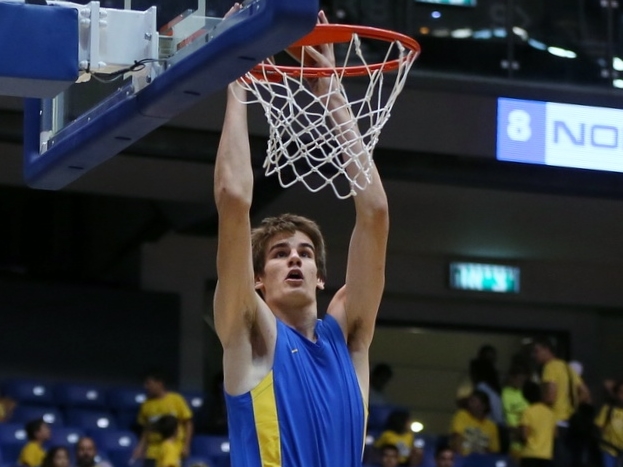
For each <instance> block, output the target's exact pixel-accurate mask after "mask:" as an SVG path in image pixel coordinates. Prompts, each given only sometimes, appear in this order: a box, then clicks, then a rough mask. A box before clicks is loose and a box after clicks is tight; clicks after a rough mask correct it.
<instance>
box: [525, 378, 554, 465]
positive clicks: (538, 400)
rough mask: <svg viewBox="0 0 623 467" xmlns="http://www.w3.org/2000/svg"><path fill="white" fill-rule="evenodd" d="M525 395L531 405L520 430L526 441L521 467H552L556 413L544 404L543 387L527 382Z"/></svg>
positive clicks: (526, 410)
mask: <svg viewBox="0 0 623 467" xmlns="http://www.w3.org/2000/svg"><path fill="white" fill-rule="evenodd" d="M523 395H524V397H525V399H526V400H527V401H528V403H529V404H530V405H529V406H528V407H527V408H526V409H525V410H524V411H523V413H522V415H521V421H520V422H519V429H520V433H521V438H522V439H523V441H524V445H523V449H522V451H521V464H520V465H521V467H551V466H552V465H553V461H552V459H553V457H554V438H555V436H556V417H555V415H554V411H553V410H552V409H551V408H550V407H549V406H547V405H546V404H544V403H543V392H542V389H541V387H540V386H539V385H538V384H537V383H534V382H532V381H527V382H526V384H525V385H524V387H523Z"/></svg>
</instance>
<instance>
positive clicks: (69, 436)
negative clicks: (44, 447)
mask: <svg viewBox="0 0 623 467" xmlns="http://www.w3.org/2000/svg"><path fill="white" fill-rule="evenodd" d="M85 434H86V433H85V432H84V430H82V429H81V428H72V427H59V428H54V429H53V430H52V434H51V435H50V440H49V441H48V443H47V444H48V446H65V447H66V448H70V452H73V446H74V445H75V444H76V443H77V442H78V440H79V439H80V438H82V437H83V436H85Z"/></svg>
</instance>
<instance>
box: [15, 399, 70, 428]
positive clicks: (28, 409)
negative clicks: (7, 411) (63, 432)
mask: <svg viewBox="0 0 623 467" xmlns="http://www.w3.org/2000/svg"><path fill="white" fill-rule="evenodd" d="M38 418H43V420H45V422H46V423H49V424H50V425H52V426H53V427H60V426H64V419H63V415H62V414H61V411H60V410H59V409H58V408H56V407H51V406H49V407H45V406H39V405H21V404H20V405H18V406H17V407H16V408H15V411H14V412H13V416H12V417H11V421H12V422H14V423H22V424H24V423H28V422H29V421H31V420H36V419H38Z"/></svg>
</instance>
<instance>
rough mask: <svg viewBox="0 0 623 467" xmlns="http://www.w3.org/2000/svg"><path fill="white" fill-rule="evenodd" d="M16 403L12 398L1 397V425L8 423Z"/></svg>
mask: <svg viewBox="0 0 623 467" xmlns="http://www.w3.org/2000/svg"><path fill="white" fill-rule="evenodd" d="M15 406H16V403H15V401H14V400H13V399H11V398H10V397H4V396H0V423H2V422H8V421H9V420H10V419H11V415H13V410H15Z"/></svg>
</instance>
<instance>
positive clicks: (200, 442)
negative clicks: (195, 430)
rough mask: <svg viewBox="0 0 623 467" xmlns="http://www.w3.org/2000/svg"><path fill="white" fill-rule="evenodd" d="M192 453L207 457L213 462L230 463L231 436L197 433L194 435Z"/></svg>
mask: <svg viewBox="0 0 623 467" xmlns="http://www.w3.org/2000/svg"><path fill="white" fill-rule="evenodd" d="M190 451H191V455H193V456H200V457H206V458H208V459H210V461H211V462H212V464H215V465H227V463H229V438H228V437H227V436H210V435H197V436H195V437H193V440H192V444H191V449H190Z"/></svg>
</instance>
